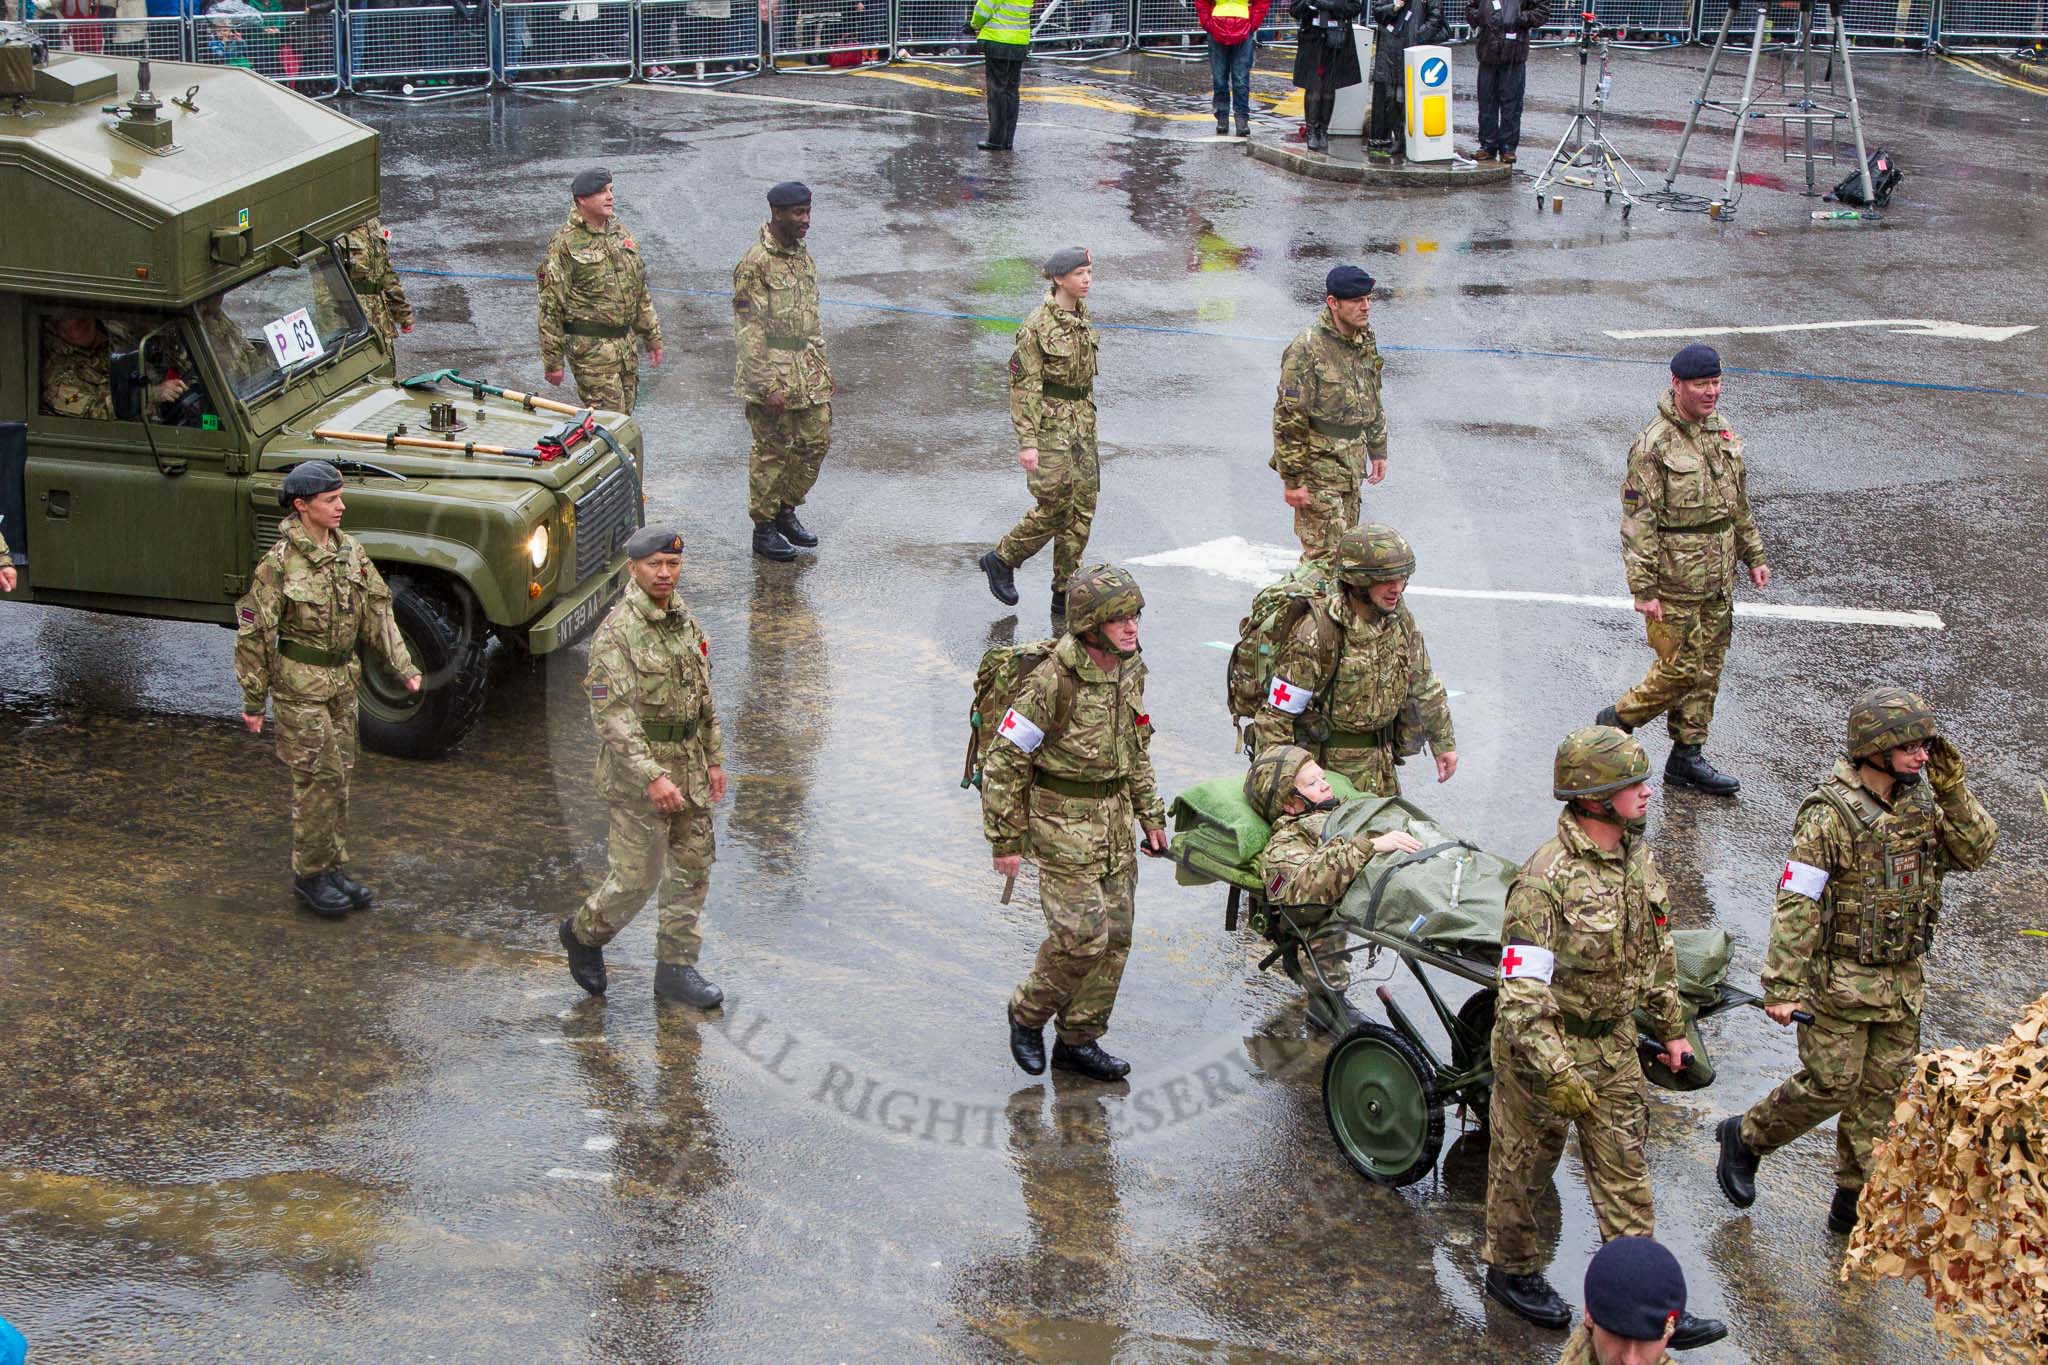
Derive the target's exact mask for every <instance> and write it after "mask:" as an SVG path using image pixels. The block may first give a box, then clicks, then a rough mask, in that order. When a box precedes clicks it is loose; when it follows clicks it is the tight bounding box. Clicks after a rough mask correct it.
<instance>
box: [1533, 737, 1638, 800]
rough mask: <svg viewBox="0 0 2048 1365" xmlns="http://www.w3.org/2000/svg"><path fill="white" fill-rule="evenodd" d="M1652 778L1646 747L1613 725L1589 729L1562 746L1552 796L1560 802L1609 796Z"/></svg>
mask: <svg viewBox="0 0 2048 1365" xmlns="http://www.w3.org/2000/svg"><path fill="white" fill-rule="evenodd" d="M1649 775H1650V756H1649V755H1648V754H1646V753H1644V752H1643V746H1642V745H1640V744H1638V743H1636V741H1635V740H1634V739H1633V738H1632V737H1631V736H1629V735H1626V734H1623V733H1622V732H1621V731H1619V730H1617V729H1615V728H1614V727H1613V726H1611V725H1588V726H1587V727H1585V728H1584V729H1583V730H1574V731H1572V732H1571V733H1570V734H1568V735H1566V736H1565V737H1564V739H1563V740H1562V741H1561V742H1560V743H1559V744H1558V746H1557V764H1556V766H1555V768H1553V770H1552V776H1551V793H1552V795H1554V796H1556V797H1557V799H1558V800H1560V801H1569V800H1571V799H1572V798H1573V797H1576V796H1608V795H1611V794H1613V793H1615V792H1618V791H1620V790H1621V789H1622V788H1623V787H1632V786H1634V785H1635V784H1636V783H1638V782H1640V781H1642V780H1643V779H1644V778H1646V777H1648V776H1649Z"/></svg>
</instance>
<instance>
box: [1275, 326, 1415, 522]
mask: <svg viewBox="0 0 2048 1365" xmlns="http://www.w3.org/2000/svg"><path fill="white" fill-rule="evenodd" d="M1384 365H1385V362H1384V361H1382V360H1381V359H1380V348H1379V343H1378V342H1376V341H1374V340H1373V335H1372V328H1371V326H1369V325H1368V326H1367V327H1365V328H1364V329H1363V330H1362V331H1360V332H1359V334H1358V335H1357V336H1356V337H1347V336H1345V335H1344V334H1343V333H1342V332H1340V331H1338V330H1337V323H1336V320H1335V319H1334V318H1332V317H1331V316H1330V310H1329V309H1328V308H1325V309H1323V312H1322V315H1321V316H1320V317H1318V318H1317V319H1316V320H1315V321H1314V322H1312V323H1310V324H1309V325H1308V326H1307V327H1306V328H1304V329H1302V333H1301V335H1300V336H1298V337H1296V338H1295V339H1294V340H1293V341H1291V342H1289V343H1288V344H1287V353H1286V354H1285V355H1283V356H1282V357H1281V358H1280V392H1279V396H1278V397H1276V398H1275V399H1274V400H1273V458H1272V459H1271V460H1269V461H1267V463H1268V464H1269V465H1271V466H1272V468H1273V469H1274V470H1275V471H1277V472H1278V473H1279V475H1280V481H1281V482H1282V483H1284V484H1285V485H1287V487H1289V488H1302V487H1306V486H1307V485H1308V483H1309V482H1310V480H1311V479H1317V480H1329V479H1332V478H1336V477H1340V476H1341V477H1342V478H1346V479H1349V480H1350V481H1351V484H1352V485H1353V486H1355V485H1356V484H1357V482H1358V480H1359V479H1360V478H1362V477H1364V474H1365V462H1366V460H1367V459H1368V458H1371V459H1374V460H1384V459H1386V458H1387V414H1386V409H1385V408H1383V407H1382V406H1381V405H1380V370H1381V369H1382V368H1383V366H1384Z"/></svg>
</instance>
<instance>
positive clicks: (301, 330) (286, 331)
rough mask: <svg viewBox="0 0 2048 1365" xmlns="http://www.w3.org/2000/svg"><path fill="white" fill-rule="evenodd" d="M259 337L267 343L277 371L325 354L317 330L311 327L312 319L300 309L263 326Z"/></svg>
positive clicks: (304, 310) (309, 313) (310, 314)
mask: <svg viewBox="0 0 2048 1365" xmlns="http://www.w3.org/2000/svg"><path fill="white" fill-rule="evenodd" d="M263 335H264V336H265V337H266V338H268V339H269V341H270V354H271V355H272V356H274V357H275V358H276V360H277V367H278V368H279V369H285V368H287V367H289V366H292V365H296V364H298V363H299V362H300V361H302V360H314V359H317V358H318V357H320V356H323V355H325V354H326V353H327V348H326V347H325V346H323V345H321V344H320V329H319V328H317V327H315V326H314V325H313V315H312V313H311V312H309V311H308V310H306V309H304V308H298V309H294V310H293V311H291V312H289V313H286V314H285V315H284V316H283V317H281V318H279V319H278V320H277V321H275V322H266V323H264V324H263Z"/></svg>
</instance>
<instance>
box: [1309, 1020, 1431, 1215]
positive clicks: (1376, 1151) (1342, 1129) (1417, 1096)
mask: <svg viewBox="0 0 2048 1365" xmlns="http://www.w3.org/2000/svg"><path fill="white" fill-rule="evenodd" d="M1323 1115H1324V1117H1325V1118H1327V1119H1328V1120H1329V1121H1330V1136H1331V1137H1333V1138H1335V1139H1336V1140H1337V1148H1338V1150H1339V1151H1341V1152H1343V1153H1344V1159H1345V1160H1346V1161H1349V1162H1350V1163H1351V1167H1352V1169H1353V1170H1355V1171H1357V1172H1358V1173H1359V1174H1360V1175H1362V1176H1364V1177H1365V1178H1366V1179H1368V1180H1373V1181H1377V1182H1379V1183H1380V1184H1382V1185H1412V1184H1414V1183H1415V1182H1416V1181H1418V1180H1420V1179H1422V1177H1424V1176H1426V1175H1428V1174H1429V1173H1430V1172H1431V1171H1433V1170H1435V1169H1436V1158H1437V1153H1438V1152H1439V1151H1441V1150H1442V1149H1443V1145H1444V1106H1443V1101H1442V1099H1440V1098H1439V1097H1438V1096H1437V1093H1436V1075H1435V1072H1434V1070H1433V1069H1432V1068H1431V1066H1430V1064H1429V1059H1428V1058H1427V1057H1425V1056H1423V1055H1422V1051H1421V1049H1419V1048H1417V1047H1416V1046H1415V1045H1414V1044H1413V1043H1411V1042H1409V1041H1408V1040H1407V1039H1406V1038H1403V1037H1402V1036H1401V1035H1400V1034H1398V1033H1396V1032H1394V1030H1392V1029H1390V1028H1387V1027H1385V1026H1384V1025H1381V1024H1374V1023H1364V1024H1360V1025H1359V1026H1358V1027H1357V1028H1355V1029H1353V1030H1351V1032H1349V1033H1347V1034H1345V1035H1344V1037H1343V1038H1342V1039H1340V1040H1339V1041H1338V1043H1337V1046H1335V1047H1333V1048H1331V1049H1330V1055H1329V1057H1328V1058H1327V1059H1325V1060H1324V1062H1323Z"/></svg>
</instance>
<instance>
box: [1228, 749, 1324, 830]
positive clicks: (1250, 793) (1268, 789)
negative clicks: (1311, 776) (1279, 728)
mask: <svg viewBox="0 0 2048 1365" xmlns="http://www.w3.org/2000/svg"><path fill="white" fill-rule="evenodd" d="M1314 761H1315V755H1314V754H1312V753H1310V752H1309V751H1308V750H1306V749H1304V748H1302V747H1301V746H1300V745H1298V744H1275V745H1273V746H1272V747H1270V748H1266V749H1261V750H1259V756H1258V757H1257V758H1255V759H1253V760H1252V767H1251V771H1250V772H1248V773H1246V774H1245V775H1244V799H1245V800H1246V801H1248V802H1250V803H1251V808H1252V809H1253V810H1255V811H1257V812H1258V813H1259V818H1260V819H1261V820H1264V821H1265V822H1266V823H1267V824H1269V825H1270V824H1272V823H1273V822H1274V821H1275V820H1278V819H1279V818H1280V806H1281V803H1282V802H1284V801H1286V800H1287V798H1288V797H1290V796H1292V795H1294V792H1295V783H1296V782H1298V781H1299V780H1300V778H1301V770H1302V769H1303V768H1305V767H1307V766H1308V765H1309V764H1310V763H1312V762H1314Z"/></svg>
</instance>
